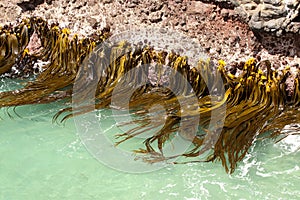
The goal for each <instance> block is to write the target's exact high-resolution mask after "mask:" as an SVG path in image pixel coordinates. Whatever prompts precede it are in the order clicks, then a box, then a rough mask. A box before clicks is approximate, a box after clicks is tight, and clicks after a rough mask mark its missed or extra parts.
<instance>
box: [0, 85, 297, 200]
mask: <svg viewBox="0 0 300 200" xmlns="http://www.w3.org/2000/svg"><path fill="white" fill-rule="evenodd" d="M0 84H1V85H0V90H2V91H3V90H7V89H10V88H16V87H18V85H17V84H15V83H14V82H9V83H8V82H7V81H6V82H5V83H4V82H1V83H0ZM59 108H60V105H59V103H57V104H50V105H37V106H24V107H20V108H17V109H16V113H17V114H18V115H19V116H18V115H16V114H15V113H14V112H13V111H12V109H9V110H7V109H2V110H1V112H0V113H1V114H0V116H1V120H0V126H1V132H0V155H1V156H0V199H64V198H66V199H186V200H187V199H189V200H192V199H221V198H222V199H300V165H299V160H300V154H299V146H300V137H299V136H290V137H288V138H286V139H285V140H283V141H281V142H279V143H277V144H274V142H273V141H271V140H264V141H258V142H256V143H255V144H254V145H253V148H251V150H250V151H249V154H248V155H247V156H246V157H245V159H244V160H243V161H242V162H241V163H240V164H239V166H238V168H237V170H236V171H235V173H234V174H232V175H228V174H226V173H225V171H224V169H223V167H222V166H221V163H220V162H215V163H197V164H185V165H170V166H168V167H167V168H163V169H161V170H158V171H154V172H149V173H143V174H130V173H125V172H120V171H116V170H114V169H111V168H109V167H107V166H105V165H103V164H101V163H100V162H98V161H97V160H96V159H94V158H93V156H92V155H91V154H90V153H88V151H87V150H86V148H85V147H84V145H83V144H82V143H81V140H80V139H79V136H78V134H77V131H76V128H75V125H74V121H73V120H72V119H71V120H69V121H67V122H66V124H65V125H63V126H62V125H57V124H53V123H52V117H53V115H54V114H55V113H56V112H57V110H58V109H59ZM7 112H9V113H10V114H11V115H12V116H11V117H12V119H11V118H10V117H9V116H8V114H7ZM108 131H109V130H108ZM129 143H130V141H129Z"/></svg>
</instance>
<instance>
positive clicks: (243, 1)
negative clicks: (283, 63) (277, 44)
mask: <svg viewBox="0 0 300 200" xmlns="http://www.w3.org/2000/svg"><path fill="white" fill-rule="evenodd" d="M237 2H238V6H237V7H236V8H235V9H236V11H237V12H238V13H239V15H240V16H241V17H242V18H243V19H244V20H246V21H247V22H248V24H249V26H250V27H251V28H253V29H255V30H263V31H266V32H274V33H276V34H277V35H278V36H280V35H281V34H282V32H292V33H298V34H300V13H299V12H300V1H299V0H256V1H252V0H239V1H237Z"/></svg>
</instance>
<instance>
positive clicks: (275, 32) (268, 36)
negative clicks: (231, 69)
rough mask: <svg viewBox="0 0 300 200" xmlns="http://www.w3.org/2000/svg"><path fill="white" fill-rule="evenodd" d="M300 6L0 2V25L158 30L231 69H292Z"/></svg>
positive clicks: (234, 0)
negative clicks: (191, 41) (263, 63)
mask: <svg viewBox="0 0 300 200" xmlns="http://www.w3.org/2000/svg"><path fill="white" fill-rule="evenodd" d="M299 6H300V4H299V0H285V1H282V0H274V1H271V0H257V1H250V0H214V1H208V0H202V1H199V0H198V1H195V0H191V1H188V0H174V1H167V0H148V1H146V0H118V1H116V0H103V1H101V2H100V1H97V0H83V1H79V0H67V1H62V0H47V1H46V0H44V1H42V0H12V1H10V2H6V1H3V0H1V1H0V11H1V14H0V15H1V16H0V17H1V18H0V19H1V21H0V23H1V24H2V25H3V24H7V23H12V22H15V21H16V20H19V19H21V18H24V17H30V16H41V17H43V18H45V19H47V21H48V22H49V23H50V24H51V23H56V22H59V24H60V26H61V27H67V28H70V29H71V30H72V32H74V33H78V34H79V35H80V36H81V37H83V36H88V35H92V34H93V33H96V32H97V31H98V30H100V29H103V28H105V27H110V30H111V31H112V34H117V33H119V32H122V31H125V30H134V29H137V28H143V27H155V28H156V27H162V28H167V29H168V30H174V31H179V32H181V33H183V34H185V35H187V36H189V37H191V38H195V39H196V40H198V41H199V43H200V44H201V46H202V47H203V51H204V52H205V53H207V54H208V55H209V56H210V57H211V58H212V59H213V60H218V59H223V60H225V61H226V62H227V63H228V65H230V66H235V65H236V64H237V63H239V62H243V61H245V60H246V59H248V58H249V57H255V58H258V59H259V60H267V59H268V60H271V61H272V63H274V66H273V67H274V68H278V67H284V66H286V65H290V66H295V67H296V66H297V64H298V63H300V59H299V56H300V55H299V54H300V53H299V51H300V41H299V38H300V35H299V30H300V26H299V23H300V19H299V13H298V12H299ZM298 21H299V22H298Z"/></svg>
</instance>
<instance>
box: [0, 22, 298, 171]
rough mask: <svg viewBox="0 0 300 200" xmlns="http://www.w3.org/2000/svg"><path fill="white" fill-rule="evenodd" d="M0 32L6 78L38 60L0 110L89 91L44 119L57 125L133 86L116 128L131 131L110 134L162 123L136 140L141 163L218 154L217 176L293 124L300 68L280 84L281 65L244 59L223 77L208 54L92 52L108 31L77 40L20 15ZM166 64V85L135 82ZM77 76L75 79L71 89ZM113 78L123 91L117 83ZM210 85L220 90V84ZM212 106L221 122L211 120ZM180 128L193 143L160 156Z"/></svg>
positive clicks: (117, 48)
mask: <svg viewBox="0 0 300 200" xmlns="http://www.w3.org/2000/svg"><path fill="white" fill-rule="evenodd" d="M0 33H1V34H0V36H1V37H0V43H1V46H0V48H1V57H0V74H7V73H8V74H9V73H10V70H11V69H12V67H13V66H18V65H24V64H25V66H27V67H29V66H30V65H33V64H34V62H36V61H37V60H41V61H45V62H47V64H46V65H45V66H43V69H42V70H41V72H40V73H38V74H37V75H35V76H33V78H32V79H31V80H30V81H28V82H27V83H26V84H25V86H24V87H23V88H21V89H18V90H13V91H6V92H1V93H0V106H1V107H10V106H21V105H28V104H42V103H50V102H54V101H58V100H65V101H66V102H71V97H72V94H73V93H74V92H77V93H78V92H79V93H80V99H79V101H84V100H86V98H87V97H88V96H89V95H90V94H91V93H93V92H95V94H94V97H95V106H94V107H92V108H91V107H90V106H84V105H82V106H78V107H76V108H68V107H67V108H65V109H63V110H61V111H60V112H59V113H57V114H56V115H55V116H54V118H53V119H54V120H55V121H64V120H67V119H69V118H71V117H73V116H76V115H81V114H84V113H88V112H91V111H93V110H94V109H104V108H111V106H112V105H111V104H112V101H113V98H115V99H125V98H126V95H128V93H130V92H131V91H132V90H134V92H133V93H132V95H131V97H130V100H129V102H128V103H129V108H130V110H131V113H132V114H133V115H135V116H137V117H136V118H135V119H134V120H133V121H131V122H124V123H123V124H122V126H131V125H133V124H139V127H135V128H132V129H130V130H128V131H127V132H125V133H123V134H119V135H117V138H118V139H119V141H118V142H117V145H118V144H120V143H122V142H125V141H127V140H130V139H131V138H133V137H135V136H138V135H139V134H142V133H144V132H146V131H149V130H156V129H155V127H160V126H161V127H162V128H161V129H160V130H156V132H155V133H153V134H152V135H151V136H149V137H148V138H146V139H145V141H144V144H145V148H144V149H137V150H135V152H136V153H138V154H141V155H144V156H143V158H144V160H145V161H146V162H150V163H153V162H159V161H163V160H169V159H173V158H174V157H199V156H200V155H204V154H205V155H206V153H208V156H207V158H206V160H204V161H207V162H208V161H215V160H221V162H222V164H223V166H224V167H225V170H226V172H228V173H232V172H234V170H235V168H236V166H237V163H238V162H239V161H241V160H242V159H243V158H244V157H245V155H246V154H247V151H248V149H249V148H250V146H251V145H252V144H253V142H254V141H255V140H256V139H258V138H261V137H264V138H265V137H271V138H278V137H279V138H281V137H280V136H283V137H284V136H286V135H288V134H289V133H284V134H282V133H281V130H282V129H283V128H284V127H285V126H286V125H290V124H298V123H300V111H299V109H300V97H299V95H300V82H299V81H300V72H299V71H297V72H296V73H293V74H294V82H293V83H292V84H291V83H289V84H288V83H287V79H288V77H289V76H291V74H292V72H291V71H290V68H289V67H288V66H287V67H286V68H285V69H284V70H282V71H278V70H274V69H273V68H272V63H271V62H270V61H267V60H265V61H260V62H258V61H257V60H255V59H254V58H250V59H249V60H247V61H246V62H245V63H244V64H243V66H242V68H241V70H240V72H239V73H238V74H232V73H230V72H228V71H227V70H226V63H225V62H224V61H222V60H220V61H219V63H218V66H217V67H213V63H212V61H210V60H209V59H207V60H199V62H198V63H197V64H196V66H191V65H189V62H188V57H186V56H184V55H179V54H176V53H174V52H166V51H163V50H161V51H157V50H155V49H154V47H151V46H148V45H142V44H140V45H132V44H130V43H129V42H127V41H122V42H120V43H119V44H110V43H108V44H107V45H106V46H105V48H99V47H98V46H97V44H100V43H101V42H103V41H105V39H107V38H109V36H110V32H109V30H108V29H104V30H102V31H99V33H98V35H96V36H95V35H94V36H93V38H91V37H87V38H84V39H79V38H78V36H77V35H76V34H75V35H74V36H71V33H70V31H69V30H68V29H61V28H60V27H59V26H57V25H51V26H49V25H48V24H47V22H46V21H44V20H43V19H40V18H30V19H24V20H23V21H22V22H20V23H19V25H17V26H15V27H3V28H2V29H1V31H0ZM33 35H36V36H37V37H38V38H39V39H40V43H41V48H40V49H39V51H38V52H34V53H31V52H29V50H28V49H27V46H28V44H29V42H30V38H31V37H33ZM142 66H146V67H142ZM166 66H168V67H169V68H171V69H172V70H171V72H170V73H171V76H169V77H170V78H168V79H167V80H165V82H166V83H161V82H159V80H158V81H154V82H153V81H148V82H147V84H143V85H142V86H139V84H138V83H140V82H141V81H142V80H141V79H143V78H145V77H146V78H147V77H151V76H153V72H151V69H153V68H154V69H155V73H154V75H155V76H157V77H160V76H161V75H162V74H163V73H164V72H165V71H166V70H167V67H166ZM133 69H134V70H133ZM174 72H175V73H174ZM151 73H152V74H151ZM172 73H173V74H172ZM77 75H79V76H78V77H77V83H79V84H76V91H73V89H74V84H75V78H76V76H77ZM124 77H125V78H124ZM78 80H79V81H78ZM95 81H96V82H95ZM142 82H143V81H142ZM120 83H123V84H125V85H126V87H118V85H120ZM219 83H222V84H221V85H222V86H223V88H219V86H220V84H219ZM168 84H169V85H172V88H173V89H172V90H170V89H168V87H166V85H167V86H168ZM288 87H289V88H288ZM94 88H96V89H95V91H93V90H94ZM220 90H223V91H224V92H223V93H222V92H221V93H218V92H216V94H214V95H212V94H211V91H220ZM194 97H196V101H193V98H194ZM182 100H183V101H182ZM156 104H159V105H162V107H154V112H156V113H159V112H162V109H163V110H164V111H165V113H166V115H165V116H162V117H163V119H160V118H159V117H157V118H156V119H155V120H153V119H149V116H148V113H149V110H152V111H153V105H156ZM126 106H128V105H122V104H121V105H119V106H118V107H117V108H116V107H114V108H115V109H120V110H122V109H125V108H126ZM213 112H218V113H219V114H220V116H224V118H222V119H214V118H213V117H212V113H213ZM199 116H200V117H199ZM218 120H219V121H218ZM220 121H221V122H222V123H221V122H220ZM182 122H184V126H183V127H181V123H182ZM195 123H196V124H197V125H199V127H201V130H202V131H197V130H196V132H197V133H196V135H194V134H193V132H194V131H195V126H194V125H195ZM211 123H213V124H214V128H213V129H212V128H211V127H210V124H211ZM196 128H197V127H196ZM179 129H181V130H182V131H180V132H179V134H181V136H182V137H183V138H185V139H186V140H189V141H191V143H193V145H194V146H193V148H192V149H189V151H187V152H185V153H183V154H180V155H176V156H172V157H168V156H166V155H165V154H164V150H163V146H164V145H165V144H166V143H167V142H168V141H170V140H171V138H172V137H173V136H174V134H176V133H177V132H178V130H179ZM216 132H218V134H216ZM290 134H295V133H290ZM188 162H194V161H188ZM195 162H200V161H198V160H196V161H195Z"/></svg>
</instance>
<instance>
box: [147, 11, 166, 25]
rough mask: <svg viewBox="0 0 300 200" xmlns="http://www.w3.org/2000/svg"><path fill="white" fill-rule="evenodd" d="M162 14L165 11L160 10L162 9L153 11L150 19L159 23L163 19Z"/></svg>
mask: <svg viewBox="0 0 300 200" xmlns="http://www.w3.org/2000/svg"><path fill="white" fill-rule="evenodd" d="M162 16H163V13H162V12H160V11H157V12H152V13H150V15H149V20H150V22H152V23H157V22H160V21H161V20H162Z"/></svg>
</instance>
